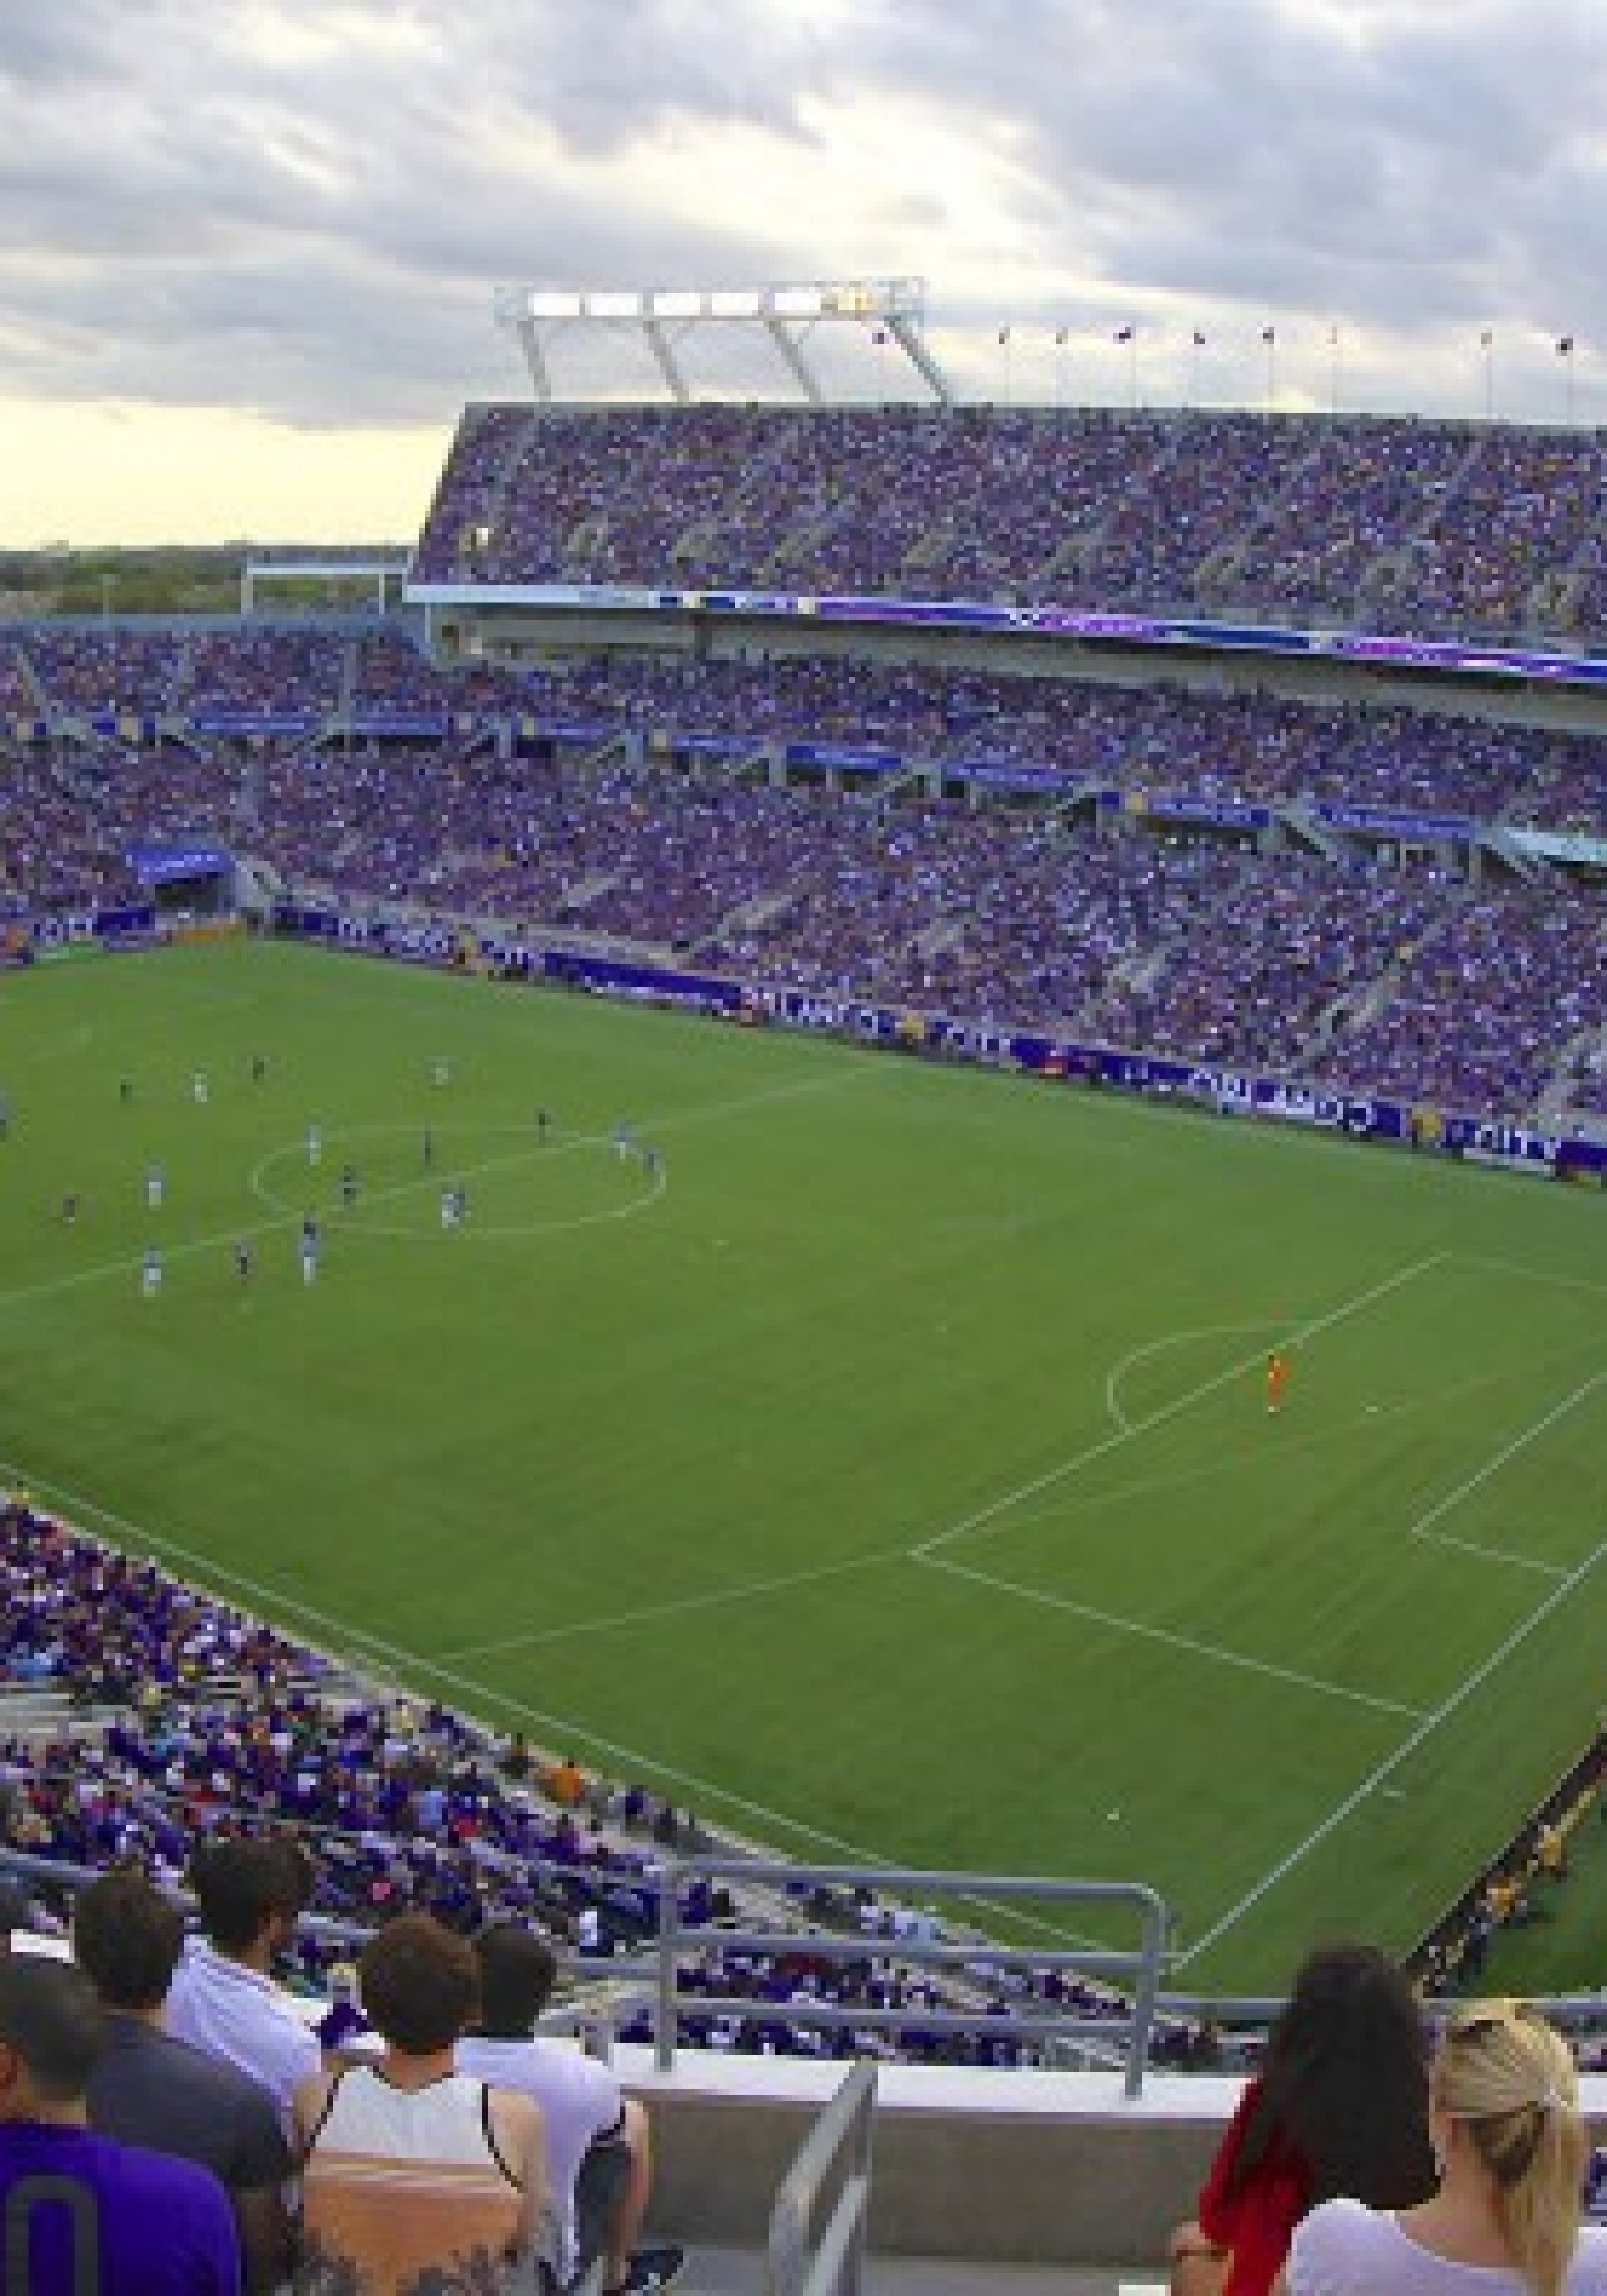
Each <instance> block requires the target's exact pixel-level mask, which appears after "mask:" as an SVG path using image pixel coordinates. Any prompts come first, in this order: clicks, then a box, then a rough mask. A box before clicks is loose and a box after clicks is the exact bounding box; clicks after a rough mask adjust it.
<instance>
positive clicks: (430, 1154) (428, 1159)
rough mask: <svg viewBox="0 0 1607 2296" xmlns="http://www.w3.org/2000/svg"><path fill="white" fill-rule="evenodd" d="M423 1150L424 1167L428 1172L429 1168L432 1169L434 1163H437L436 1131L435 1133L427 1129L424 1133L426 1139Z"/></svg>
mask: <svg viewBox="0 0 1607 2296" xmlns="http://www.w3.org/2000/svg"><path fill="white" fill-rule="evenodd" d="M423 1150H424V1169H425V1171H426V1172H428V1171H429V1170H430V1169H431V1168H432V1167H433V1165H434V1163H435V1135H434V1133H433V1132H429V1131H427V1132H426V1133H425V1135H424V1141H423Z"/></svg>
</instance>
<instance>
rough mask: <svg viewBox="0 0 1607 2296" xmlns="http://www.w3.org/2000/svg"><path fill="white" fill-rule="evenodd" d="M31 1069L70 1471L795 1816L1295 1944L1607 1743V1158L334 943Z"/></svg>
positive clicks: (461, 1685)
mask: <svg viewBox="0 0 1607 2296" xmlns="http://www.w3.org/2000/svg"><path fill="white" fill-rule="evenodd" d="M258 1054H259V1055H261V1056H262V1058H263V1059H264V1060H265V1061H266V1075H265V1076H264V1077H263V1078H262V1079H261V1080H260V1081H258V1082H253V1081H252V1080H251V1075H250V1065H251V1061H252V1057H253V1055H258ZM441 1062H445V1063H447V1071H448V1072H447V1081H446V1082H444V1083H442V1082H439V1081H437V1076H438V1064H439V1063H441ZM197 1070H201V1071H202V1072H204V1074H205V1077H206V1079H207V1097H206V1101H205V1103H204V1104H198V1103H197V1102H196V1101H195V1099H194V1097H193V1087H192V1078H193V1074H194V1072H195V1071H197ZM123 1078H127V1079H128V1082H129V1086H130V1087H131V1089H130V1094H129V1097H128V1098H127V1102H126V1103H125V1101H124V1099H123V1097H122V1095H121V1092H120V1089H119V1087H120V1084H121V1080H122V1079H123ZM0 1090H4V1093H5V1094H6V1095H8V1096H9V1100H10V1106H11V1122H10V1128H9V1137H8V1138H7V1139H6V1140H5V1141H4V1144H0V1251H3V1254H4V1258H3V1259H0V1454H3V1455H4V1460H5V1461H6V1462H7V1463H8V1466H7V1470H6V1471H7V1472H9V1473H10V1475H11V1476H12V1479H13V1480H17V1481H20V1482H22V1483H25V1484H27V1485H28V1486H29V1487H30V1488H33V1489H34V1490H35V1491H37V1493H38V1494H39V1495H40V1496H41V1497H44V1498H46V1499H48V1500H50V1501H52V1502H53V1503H55V1504H57V1505H60V1506H61V1508H62V1509H63V1510H64V1511H65V1512H67V1513H70V1514H72V1515H75V1516H76V1517H77V1518H78V1520H80V1521H83V1522H84V1523H85V1525H86V1527H87V1528H90V1529H96V1530H100V1531H102V1532H104V1533H105V1534H106V1535H107V1536H109V1537H111V1538H116V1539H117V1540H119V1542H121V1543H125V1544H127V1545H129V1546H133V1547H135V1548H136V1549H138V1550H140V1551H142V1552H148V1553H151V1554H158V1555H160V1556H162V1557H164V1558H166V1559H167V1560H168V1561H169V1562H171V1563H172V1564H173V1565H174V1567H176V1568H177V1569H179V1570H181V1571H184V1572H187V1573H188V1574H190V1575H192V1576H193V1577H195V1578H197V1579H201V1580H204V1581H206V1582H207V1583H209V1584H210V1585H213V1586H215V1587H218V1588H219V1589H221V1590H223V1591H225V1592H226V1593H230V1594H232V1595H234V1596H236V1597H237V1598H238V1599H240V1600H242V1602H244V1603H247V1604H248V1605H249V1606H251V1607H255V1608H258V1609H260V1610H261V1611H265V1612H266V1613H267V1614H269V1615H270V1616H272V1617H274V1618H275V1619H276V1620H280V1621H281V1622H283V1623H284V1624H286V1625H288V1626H290V1627H291V1628H299V1629H300V1630H302V1631H304V1632H305V1633H307V1634H308V1635H309V1636H312V1637H314V1638H315V1639H316V1640H319V1641H321V1642H323V1643H324V1644H329V1645H331V1646H333V1647H337V1648H340V1649H343V1650H346V1651H349V1652H357V1653H359V1654H360V1655H362V1656H363V1657H364V1658H365V1661H367V1662H368V1663H369V1664H370V1665H371V1666H374V1667H378V1668H381V1669H384V1670H386V1671H388V1672H389V1673H392V1674H394V1675H396V1676H398V1677H400V1678H401V1679H403V1680H404V1681H406V1682H407V1683H408V1684H410V1685H413V1686H414V1687H415V1688H417V1689H419V1690H420V1691H422V1692H425V1693H435V1694H439V1695H441V1696H445V1697H447V1698H450V1699H452V1700H454V1701H455V1702H459V1703H462V1704H463V1705H465V1706H467V1707H470V1708H471V1709H472V1710H475V1711H477V1712H478V1713H480V1714H481V1715H483V1716H484V1717H485V1718H487V1719H488V1720H489V1721H491V1722H493V1723H495V1724H496V1725H497V1726H502V1727H506V1728H512V1727H523V1728H525V1729H526V1730H527V1731H529V1733H530V1734H532V1735H533V1736H535V1737H537V1739H538V1740H540V1741H542V1742H544V1743H549V1744H552V1745H553V1746H554V1747H557V1748H559V1749H561V1750H562V1749H569V1750H572V1751H574V1752H575V1753H576V1754H577V1755H578V1757H579V1758H580V1759H583V1760H591V1761H594V1762H596V1763H598V1764H601V1765H603V1766H604V1767H609V1768H611V1769H612V1770H615V1771H619V1772H622V1773H627V1774H630V1775H640V1776H643V1777H644V1778H646V1779H648V1780H650V1781H652V1783H654V1784H657V1786H658V1787H659V1788H660V1791H662V1792H667V1793H668V1794H670V1795H671V1796H673V1797H674V1798H675V1799H676V1800H678V1801H680V1802H681V1803H683V1804H687V1803H689V1804H691V1805H692V1806H693V1807H694V1808H698V1809H699V1810H701V1811H702V1812H704V1813H705V1814H707V1815H708V1816H710V1817H711V1818H714V1819H716V1820H724V1821H725V1822H726V1823H728V1824H730V1825H734V1826H736V1827H738V1828H739V1829H741V1830H742V1831H744V1832H746V1833H750V1834H751V1835H753V1836H756V1837H758V1838H762V1839H764V1840H766V1841H771V1842H773V1843H774V1844H775V1845H776V1846H777V1847H779V1848H782V1849H786V1850H789V1851H791V1852H793V1853H796V1854H798V1855H800V1856H813V1857H833V1856H853V1857H874V1858H878V1859H886V1860H894V1859H897V1860H900V1861H908V1862H912V1863H920V1864H931V1865H945V1866H947V1865H955V1866H966V1867H972V1868H984V1867H985V1868H993V1869H1000V1870H1019V1871H1034V1872H1038V1873H1042V1874H1057V1875H1066V1876H1085V1877H1111V1878H1136V1879H1140V1880H1144V1881H1146V1882H1152V1884H1154V1885H1155V1886H1156V1887H1157V1888H1158V1889H1160V1890H1162V1891H1163V1892H1164V1894H1165V1895H1166V1897H1167V1898H1168V1900H1169V1901H1170V1903H1171V1904H1172V1906H1173V1907H1175V1909H1176V1911H1177V1916H1178V1920H1179V1924H1180V1941H1181V1946H1182V1949H1183V1950H1182V1961H1181V1970H1180V1975H1181V1979H1182V1980H1183V1981H1184V1982H1185V1983H1187V1984H1189V1985H1199V1986H1201V1987H1210V1988H1218V1989H1220V1988H1225V1987H1239V1986H1255V1987H1260V1986H1264V1985H1271V1984H1274V1983H1275V1982H1277V1981H1279V1980H1282V1979H1283V1977H1284V1976H1285V1975H1286V1974H1287V1972H1288V1969H1289V1966H1290V1964H1291V1961H1292V1960H1293V1958H1294V1957H1295V1956H1296V1955H1297V1954H1298V1953H1299V1951H1300V1949H1301V1948H1303V1947H1304V1946H1305V1945H1306V1944H1307V1943H1308V1942H1309V1941H1310V1940H1311V1939H1313V1938H1314V1937H1315V1936H1316V1935H1318V1934H1326V1933H1332V1932H1334V1931H1341V1930H1361V1931H1365V1932H1367V1933H1369V1934H1372V1935H1375V1936H1378V1937H1380V1938H1382V1939H1385V1940H1386V1941H1388V1942H1390V1943H1392V1944H1394V1945H1398V1946H1403V1945H1405V1944H1406V1943H1407V1942H1409V1941H1410V1940H1411V1939H1413V1938H1414V1936H1415V1935H1416V1934H1417V1933H1418V1932H1419V1931H1420V1930H1421V1929H1422V1928H1423V1926H1424V1925H1425V1924H1426V1923H1428V1922H1429V1921H1430V1920H1431V1918H1432V1916H1433V1915H1435V1914H1436V1912H1437V1911H1439V1908H1440V1907H1442V1905H1443V1904H1444V1903H1445V1902H1446V1900H1447V1898H1448V1897H1449V1896H1450V1895H1452V1894H1453V1893H1454V1892H1455V1890H1456V1889H1457V1888H1458V1887H1459V1886H1460V1884H1461V1883H1462V1882H1463V1881H1464V1879H1465V1878H1466V1877H1467V1876H1468V1875H1469V1874H1470V1873H1471V1872H1472V1869H1473V1868H1474V1866H1476V1865H1477V1863H1478V1862H1479V1861H1480V1859H1481V1857H1484V1856H1485V1855H1487V1854H1488V1853H1489V1852H1490V1851H1491V1850H1493V1849H1496V1847H1497V1846H1498V1845H1499V1844H1500V1843H1501V1842H1502V1841H1504V1840H1505V1837H1506V1836H1507V1835H1508V1833H1510V1832H1511V1830H1512V1828H1513V1825H1514V1824H1515V1823H1516V1822H1517V1820H1518V1819H1519V1817H1520V1816H1521V1814H1522V1813H1523V1812H1524V1810H1525V1809H1526V1808H1528V1807H1529V1804H1530V1803H1531V1802H1532V1801H1533V1800H1535V1799H1536V1798H1537V1796H1538V1795H1539V1794H1540V1793H1541V1792H1543V1791H1544V1790H1545V1789H1546V1786H1547V1785H1548V1784H1550V1783H1551V1781H1552V1780H1553V1779H1554V1776H1555V1775H1557V1774H1558V1773H1559V1772H1560V1771H1561V1770H1562V1767H1564V1766H1565V1765H1566V1764H1567V1762H1568V1761H1569V1760H1570V1759H1571V1758H1572V1757H1573V1756H1574V1755H1575V1754H1576V1753H1577V1752H1578V1751H1579V1750H1580V1749H1581V1748H1582V1747H1583V1745H1584V1744H1585V1743H1587V1740H1588V1738H1589V1736H1590V1734H1591V1732H1592V1729H1593V1727H1594V1725H1595V1717H1596V1713H1597V1710H1598V1708H1599V1707H1600V1706H1601V1705H1602V1704H1603V1678H1604V1676H1603V1661H1602V1655H1601V1653H1602V1649H1603V1628H1604V1627H1607V1354H1604V1353H1603V1343H1602V1335H1603V1308H1604V1306H1607V1207H1604V1206H1603V1201H1602V1199H1601V1198H1600V1196H1598V1195H1595V1194H1593V1193H1586V1192H1584V1191H1573V1190H1567V1189H1562V1188H1559V1187H1551V1186H1539V1185H1527V1184H1525V1183H1523V1182H1521V1181H1517V1180H1513V1179H1508V1178H1505V1177H1496V1176H1493V1175H1488V1174H1484V1173H1480V1172H1475V1171H1472V1170H1460V1169H1455V1168H1453V1167H1450V1166H1447V1165H1444V1164H1441V1163H1439V1162H1438V1161H1436V1160H1414V1159H1412V1158H1410V1157H1406V1156H1404V1155H1397V1154H1391V1153H1389V1152H1383V1151H1379V1150H1372V1149H1366V1148H1362V1147H1358V1146H1356V1145H1354V1144H1349V1143H1347V1142H1342V1141H1338V1140H1333V1139H1329V1138H1325V1137H1319V1136H1313V1135H1307V1134H1301V1133H1297V1132H1290V1131H1279V1130H1275V1129H1273V1128H1256V1127H1251V1126H1250V1125H1247V1124H1242V1123H1234V1122H1229V1121H1226V1120H1223V1119H1216V1118H1211V1117H1207V1116H1201V1115H1193V1114H1187V1113H1184V1112H1182V1111H1168V1110H1164V1109H1155V1108H1152V1107H1147V1106H1144V1105H1141V1104H1138V1103H1128V1102H1126V1101H1121V1100H1117V1099H1113V1098H1110V1097H1105V1096H1101V1095H1095V1094H1091V1093H1088V1092H1086V1091H1085V1090H1083V1089H1081V1088H1076V1087H1068V1086H1055V1085H1050V1084H1045V1083H1041V1082H1038V1083H1028V1082H1024V1081H1020V1080H1016V1079H1013V1078H1001V1077H997V1076H994V1075H990V1074H985V1073H981V1072H979V1071H974V1070H961V1069H946V1068H941V1067H938V1066H934V1065H929V1064H926V1063H923V1062H911V1061H903V1060H899V1059H897V1058H894V1057H890V1056H876V1055H872V1054H865V1053H860V1052H856V1051H854V1050H853V1049H851V1048H849V1047H846V1046H840V1045H837V1044H835V1043H832V1042H827V1041H824V1040H817V1039H813V1038H808V1037H799V1036H789V1035H783V1034H780V1033H775V1034H769V1033H764V1032H760V1031H748V1030H742V1029H723V1028H719V1027H717V1026H714V1025H711V1024H709V1023H708V1022H704V1021H694V1020H691V1019H682V1018H678V1017H674V1016H669V1015H665V1014H660V1013H647V1012H643V1011H639V1010H637V1009H635V1008H628V1007H621V1006H617V1005H608V1004H603V1003H600V1002H596V1001H593V1000H589V999H585V998H578V997H566V996H555V995H546V994H539V993H533V992H529V991H521V990H517V989H512V988H501V987H494V986H491V985H488V984H486V983H484V982H480V981H471V980H457V979H449V978H445V977H441V976H438V975H435V974H432V973H426V972H409V971H406V970H403V969H401V968H389V967H385V966H381V965H379V964H370V963H367V962H365V961H360V960H356V959H350V960H341V959H340V958H337V957H332V956H328V955H321V954H317V953H314V952H311V951H304V950H299V949H296V948H293V947H261V948H257V947H245V946H243V945H241V946H230V947H218V948H210V949H186V950H173V951H168V952H165V953H163V954H161V955H154V956H152V957H149V958H143V959H125V960H112V959H102V960H93V961H86V962H85V963H83V964H76V965H69V964H62V965H61V966H57V967H51V968H40V969H39V970H38V971H37V972H35V973H33V974H31V975H12V976H7V977H5V978H4V980H0ZM541 1108H545V1109H546V1110H548V1111H550V1113H551V1116H552V1119H553V1130H552V1135H551V1137H550V1138H549V1139H548V1140H547V1141H546V1142H545V1144H544V1143H543V1141H542V1139H541V1138H540V1136H539V1135H538V1131H537V1123H536V1115H537V1110H538V1109H541ZM619 1119H629V1120H630V1121H632V1122H633V1123H634V1125H635V1128H636V1131H637V1134H638V1136H640V1138H641V1139H642V1140H644V1141H645V1142H648V1143H651V1144H652V1145H653V1146H654V1147H656V1148H657V1150H658V1151H659V1152H660V1156H661V1160H662V1169H661V1170H660V1173H659V1174H658V1175H657V1177H652V1175H650V1174H649V1173H648V1172H647V1171H646V1170H644V1167H643V1164H642V1161H641V1160H640V1159H639V1158H638V1157H636V1156H635V1155H633V1156H632V1157H631V1158H629V1159H628V1160H623V1161H622V1160H619V1157H618V1156H617V1155H616V1153H615V1152H614V1149H613V1146H612V1144H611V1134H612V1130H613V1128H614V1126H615V1124H616V1122H617V1121H619ZM309 1125H316V1126H317V1127H318V1128H320V1129H321V1131H322V1135H323V1151H322V1158H321V1160H320V1162H319V1163H318V1164H317V1165H316V1168H315V1167H313V1166H310V1165H309V1162H308V1157H307V1129H308V1127H309ZM426 1134H428V1135H429V1136H430V1138H429V1148H430V1162H429V1163H428V1165H427V1164H426V1160H425V1148H426V1143H425V1136H426ZM348 1161H349V1162H351V1163H352V1164H354V1165H355V1167H356V1168H357V1184H358V1194H357V1202H356V1204H355V1205H354V1206H352V1207H351V1208H349V1209H348V1208H344V1207H342V1205H341V1204H340V1176H341V1171H342V1168H343V1166H344V1165H345V1164H346V1163H347V1162H348ZM153 1162H155V1163H160V1165H161V1166H162V1168H163V1171H164V1176H165V1183H166V1185H165V1192H164V1201H163V1202H162V1204H161V1206H160V1209H159V1210H150V1209H149V1208H148V1207H147V1205H146V1202H145V1197H144V1189H143V1178H144V1175H145V1173H146V1170H147V1169H148V1167H149V1166H150V1165H151V1164H152V1163H153ZM459 1176H461V1177H462V1179H463V1185H464V1187H465V1189H466V1191H467V1195H468V1217H467V1219H466V1221H465V1223H464V1225H463V1227H462V1229H461V1230H459V1231H457V1232H455V1233H447V1232H444V1231H443V1229H442V1226H441V1223H440V1218H439V1198H440V1191H441V1188H442V1186H443V1185H445V1184H446V1183H447V1181H448V1180H449V1179H451V1178H453V1177H459ZM70 1192H74V1193H77V1194H78V1197H79V1199H80V1210H79V1214H78V1218H77V1219H76V1221H74V1222H73V1223H71V1224H69V1223H67V1222H66V1221H65V1220H64V1219H63V1218H62V1217H61V1203H62V1199H63V1197H64V1195H65V1194H67V1193H70ZM308 1210H312V1211H314V1212H315V1213H316V1216H317V1218H319V1220H320V1222H321V1223H322V1226H323V1233H324V1249H323V1254H322V1261H321V1266H320V1269H319V1273H318V1277H317V1281H316V1283H315V1284H313V1285H311V1286H310V1287H309V1286H307V1285H306V1284H304V1283H303V1281H302V1277H301V1273H300V1269H299V1265H298V1261H297V1253H296V1243H297V1236H298V1232H299V1226H300V1222H301V1218H302V1216H303V1215H304V1213H306V1212H307V1211H308ZM240 1239H249V1240H250V1243H251V1246H252V1249H253V1251H254V1253H255V1263H256V1264H255V1272H254V1274H253V1275H252V1276H251V1278H250V1281H248V1282H242V1280H241V1279H240V1278H239V1277H238V1276H237V1275H236V1273H235V1270H234V1260H233V1246H234V1242H236V1241H237V1240H240ZM153 1240H154V1241H155V1242H158V1243H159V1244H160V1249H161V1251H162V1254H163V1269H164V1275H163V1283H162V1287H161V1290H160V1294H159V1296H158V1297H156V1298H155V1299H146V1298H144V1297H143V1296H142V1292H141V1286H140V1280H139V1263H140V1255H141V1253H142V1251H143V1248H144V1247H145V1246H146V1245H147V1243H149V1242H152V1241H153ZM1274 1344H1280V1345H1282V1346H1283V1348H1284V1349H1286V1351H1287V1353H1288V1354H1289V1356H1290V1358H1291V1382H1290V1386H1289V1390H1288V1394H1287V1397H1286V1399H1285V1402H1284V1406H1283V1410H1282V1412H1281V1413H1280V1414H1279V1415H1277V1416H1276V1417H1271V1416H1269V1415H1268V1414H1267V1409H1266V1406H1265V1394H1264V1385H1263V1380H1262V1368H1261V1367H1262V1363H1263V1359H1264V1357H1265V1354H1266V1352H1267V1349H1268V1348H1269V1347H1271V1346H1273V1345H1274ZM1128 1935H1130V1932H1124V1933H1122V1935H1121V1939H1120V1941H1123V1942H1126V1941H1127V1937H1128ZM1587 1974H1588V1975H1590V1976H1591V1978H1592V1980H1594V1979H1595V1976H1597V1975H1599V1972H1597V1971H1592V1972H1580V1976H1581V1978H1583V1977H1584V1976H1586V1975H1587Z"/></svg>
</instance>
